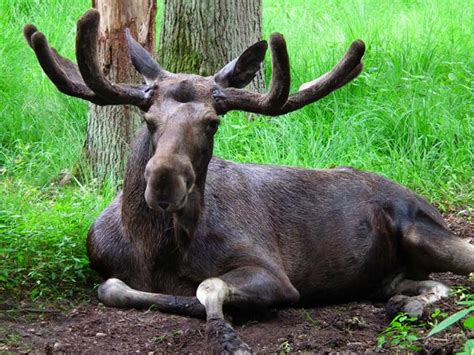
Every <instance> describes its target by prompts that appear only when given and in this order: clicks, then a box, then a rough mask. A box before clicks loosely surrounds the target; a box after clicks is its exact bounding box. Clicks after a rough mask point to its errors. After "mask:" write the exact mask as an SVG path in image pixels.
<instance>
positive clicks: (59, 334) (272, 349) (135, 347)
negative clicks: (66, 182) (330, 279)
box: [0, 212, 474, 354]
mask: <svg viewBox="0 0 474 355" xmlns="http://www.w3.org/2000/svg"><path fill="white" fill-rule="evenodd" d="M467 218H469V216H466V215H463V214H462V212H461V213H458V214H456V215H451V216H448V217H447V221H448V224H449V225H450V228H451V229H453V230H454V231H455V232H456V233H457V234H459V235H460V236H462V237H464V238H470V240H471V243H474V225H473V224H472V222H467V221H466V220H467ZM433 279H436V280H440V281H444V282H445V283H446V284H448V285H450V286H455V285H456V286H463V287H465V288H466V289H467V290H469V291H470V292H474V282H472V281H469V280H468V279H467V278H466V277H458V276H455V275H451V274H437V275H433ZM36 307H37V306H36ZM435 307H436V308H440V309H441V310H442V311H443V312H447V313H449V314H452V313H454V312H455V311H456V310H458V309H460V308H459V306H458V305H457V304H456V299H455V298H453V297H451V298H449V299H447V300H443V301H441V302H439V303H437V304H436V305H435V306H434V307H433V309H434V308H435ZM3 308H4V309H3V310H1V309H0V352H1V353H4V352H10V351H11V352H33V353H61V352H67V353H70V352H86V353H103V352H126V353H132V352H136V353H148V354H150V353H164V352H166V353H199V352H205V351H206V349H207V347H206V340H205V322H204V321H202V320H198V319H191V318H186V317H181V316H175V315H168V314H163V313H160V312H157V311H153V310H148V311H137V310H119V309H110V308H105V307H104V306H102V305H101V304H99V303H98V302H97V301H92V302H89V303H87V304H83V305H80V306H76V307H74V308H71V307H69V309H68V310H66V311H61V310H57V309H55V305H49V306H48V309H39V308H35V305H34V304H25V303H22V304H21V307H19V308H18V307H17V309H16V310H13V309H5V308H8V307H3ZM233 320H234V327H235V329H236V330H237V332H238V333H239V334H240V336H241V337H242V338H243V339H244V341H246V342H247V343H248V344H249V345H250V346H251V347H252V348H253V349H254V351H256V352H263V353H285V352H290V351H294V352H317V353H323V352H324V353H327V352H357V353H360V352H374V351H390V352H391V351H393V350H396V349H392V350H390V349H379V348H377V346H376V340H377V339H376V338H377V336H378V335H379V334H380V333H381V332H382V331H383V329H384V328H385V327H386V326H387V325H388V324H389V322H390V319H389V318H388V316H387V315H386V313H385V309H384V304H382V303H368V302H353V303H348V304H341V305H331V306H320V307H315V308H310V309H301V308H300V309H281V310H271V311H269V312H267V313H266V314H261V315H258V316H257V315H253V316H250V317H249V316H245V317H244V318H243V319H235V318H234V319H233ZM428 331H429V327H427V328H426V329H425V330H422V333H421V340H418V341H417V342H415V345H417V346H419V347H420V348H421V349H423V350H422V352H425V353H452V352H453V351H459V350H461V348H462V344H463V343H464V341H465V339H466V338H473V337H474V334H473V333H472V332H471V333H469V332H466V331H465V330H462V329H461V328H460V327H457V326H455V327H453V328H450V330H449V331H448V332H444V333H440V334H437V335H436V336H435V337H433V338H428V339H425V338H424V336H426V334H427V332H428Z"/></svg>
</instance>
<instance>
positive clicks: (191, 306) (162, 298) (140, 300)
mask: <svg viewBox="0 0 474 355" xmlns="http://www.w3.org/2000/svg"><path fill="white" fill-rule="evenodd" d="M97 296H98V298H99V301H101V302H102V303H103V304H105V305H106V306H107V307H117V308H141V309H142V308H149V307H151V306H155V307H156V309H158V310H159V311H162V312H166V313H173V314H181V315H185V316H190V317H196V318H205V316H206V310H205V308H204V307H203V306H202V304H201V303H200V302H199V301H198V300H197V298H196V297H183V296H172V295H163V294H160V293H151V292H144V291H138V290H134V289H133V288H131V287H129V286H128V285H127V284H125V283H124V282H122V281H120V280H119V279H114V278H111V279H108V280H107V281H105V282H104V283H102V284H101V285H100V286H99V289H98V291H97Z"/></svg>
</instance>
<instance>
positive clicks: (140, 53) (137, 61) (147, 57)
mask: <svg viewBox="0 0 474 355" xmlns="http://www.w3.org/2000/svg"><path fill="white" fill-rule="evenodd" d="M125 38H126V39H127V44H128V51H129V53H130V57H131V58H132V64H133V66H134V67H135V69H136V70H137V71H138V72H139V73H140V74H141V75H143V77H144V78H145V81H146V82H147V84H153V83H154V82H155V81H156V80H157V79H162V78H163V77H165V76H166V75H167V74H168V72H167V71H166V70H164V69H163V68H162V67H160V66H159V64H158V63H157V62H156V61H155V60H154V59H153V57H152V56H151V54H150V53H148V51H147V50H146V49H145V48H143V47H142V46H141V45H140V43H138V42H137V41H136V40H135V39H134V38H133V37H132V35H131V34H130V30H129V29H128V28H126V29H125Z"/></svg>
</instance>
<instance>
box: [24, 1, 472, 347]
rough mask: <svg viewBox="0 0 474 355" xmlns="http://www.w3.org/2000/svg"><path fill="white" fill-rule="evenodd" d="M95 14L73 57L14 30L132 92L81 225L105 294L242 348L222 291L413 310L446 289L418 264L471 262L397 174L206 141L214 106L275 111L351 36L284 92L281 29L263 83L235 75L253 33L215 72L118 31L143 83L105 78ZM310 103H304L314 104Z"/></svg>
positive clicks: (70, 84)
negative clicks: (112, 168) (89, 217)
mask: <svg viewBox="0 0 474 355" xmlns="http://www.w3.org/2000/svg"><path fill="white" fill-rule="evenodd" d="M99 21H100V16H99V13H98V12H97V11H96V10H89V11H87V12H86V13H85V14H84V15H83V16H82V18H81V19H80V20H79V22H78V31H77V46H76V57H77V62H78V64H77V65H76V64H74V63H72V62H71V61H69V60H68V59H66V58H63V57H62V56H60V55H59V54H58V53H57V52H56V50H54V49H53V48H51V47H49V45H48V42H47V40H46V38H45V36H44V35H43V34H42V33H41V32H38V30H37V29H36V28H35V27H34V26H33V25H26V26H25V28H24V34H25V37H26V40H27V41H28V44H29V45H30V46H31V48H32V49H33V50H34V52H35V54H36V56H37V58H38V61H39V63H40V65H41V67H42V68H43V70H44V72H45V73H46V75H47V76H48V77H49V78H50V79H51V81H52V82H53V83H54V84H55V85H56V86H57V88H58V89H59V90H60V91H61V92H63V93H64V94H66V95H70V96H75V97H79V98H81V99H84V100H87V101H90V102H93V103H95V104H97V105H134V106H137V107H139V108H140V109H141V110H142V111H143V118H144V121H145V123H146V125H144V127H143V129H142V130H141V131H140V133H139V135H138V138H137V140H136V143H135V145H134V147H133V149H132V152H131V155H130V158H129V160H128V165H127V169H126V172H125V179H124V186H123V190H122V191H121V192H120V193H119V194H118V196H117V197H116V198H115V199H114V200H113V202H112V203H111V204H110V205H109V206H108V207H107V208H106V209H105V211H104V212H103V213H102V214H101V215H100V216H99V217H98V218H97V220H96V221H95V222H94V224H93V225H92V226H91V228H90V231H89V235H88V241H87V248H88V255H89V258H90V261H91V265H92V267H93V268H94V269H96V270H97V271H98V272H99V274H100V275H102V276H103V277H104V279H106V281H105V282H104V283H102V284H101V286H100V287H99V290H98V297H99V299H100V300H101V301H102V302H103V303H104V304H105V305H107V306H111V307H135V308H144V307H149V306H151V305H154V306H155V308H156V309H158V310H160V311H164V312H171V313H176V314H182V315H189V316H193V317H203V318H207V336H208V342H209V344H210V346H211V349H212V350H213V351H216V352H250V351H251V349H250V348H249V346H248V345H247V344H245V342H244V341H242V340H241V339H240V337H239V336H238V335H237V334H236V333H235V331H234V329H233V328H232V326H231V325H230V324H229V323H227V322H226V321H225V319H224V314H223V306H224V305H232V306H234V308H239V307H240V308H252V307H253V308H264V307H273V306H285V305H297V304H299V303H302V302H319V301H324V302H332V301H334V300H338V301H344V300H361V299H371V298H378V299H380V298H382V299H386V300H388V304H389V306H390V308H391V309H396V310H401V311H405V312H407V313H409V314H411V315H414V316H420V315H421V314H422V313H423V308H424V306H426V305H427V304H430V303H433V302H435V301H437V300H439V299H440V298H442V297H445V296H447V294H448V287H446V286H445V285H443V284H442V283H440V282H437V281H431V280H430V279H429V275H430V273H432V272H443V271H451V272H454V273H456V274H461V275H468V274H469V273H471V272H474V246H472V245H470V244H469V243H467V242H466V241H463V240H461V239H460V238H458V237H457V236H455V235H454V234H452V233H451V232H450V231H449V230H448V229H447V227H446V224H445V222H444V221H443V219H442V217H441V215H440V213H439V212H438V211H437V210H436V209H435V208H434V207H433V206H431V205H430V204H429V203H427V202H426V201H425V200H424V199H423V198H421V197H419V196H417V195H416V194H415V193H413V192H411V191H410V190H408V189H406V188H404V187H402V186H400V185H398V184H396V183H394V182H392V181H389V180H387V179H385V178H383V177H381V176H378V175H376V174H373V173H368V172H363V171H359V170H356V169H352V168H335V169H328V170H316V169H298V168H291V167H278V166H269V165H257V164H238V163H234V162H231V161H226V160H222V159H219V158H217V157H213V156H212V153H213V142H214V136H215V134H216V132H217V131H218V128H219V122H220V119H221V118H220V117H221V116H222V115H224V114H225V113H226V112H229V111H232V110H240V111H246V112H253V113H257V114H261V115H268V116H279V115H284V114H286V113H289V112H292V111H296V110H298V109H300V108H302V107H304V106H306V105H309V104H312V103H313V102H315V101H318V100H320V99H322V98H323V97H325V96H326V95H328V94H330V93H331V92H333V91H334V90H337V89H339V88H341V87H342V86H344V85H345V84H347V83H349V82H350V81H351V80H353V79H354V78H356V77H357V75H358V74H359V73H360V72H361V71H362V68H363V65H362V62H361V59H362V57H363V55H364V51H365V46H364V43H363V42H362V41H360V40H358V41H355V42H353V43H352V45H351V46H350V48H349V50H348V51H347V53H346V54H345V55H344V57H343V58H342V60H341V61H340V62H339V63H338V64H337V65H336V66H335V67H334V68H333V69H332V70H331V71H330V72H328V73H326V74H324V75H323V76H321V77H319V78H317V79H315V80H313V81H311V82H309V83H306V84H303V85H302V86H301V87H300V89H299V91H297V92H295V93H293V94H291V95H290V67H289V59H288V53H287V49H286V44H285V40H284V38H283V36H282V35H281V34H278V33H273V34H272V35H271V36H270V40H269V46H270V50H271V55H272V77H271V83H270V87H269V90H268V92H267V93H264V94H260V93H255V92H250V91H247V90H245V89H244V88H245V86H246V85H247V84H249V83H250V82H251V80H252V79H253V78H254V76H255V74H256V72H257V71H258V70H259V68H260V64H261V62H262V61H263V60H264V57H265V53H266V50H267V46H268V45H267V42H266V41H260V42H258V43H256V44H254V45H252V46H251V47H249V48H248V49H247V50H246V51H245V52H243V53H242V55H241V56H240V57H238V58H236V59H235V60H233V61H231V62H230V63H229V64H227V65H226V66H224V67H223V68H222V69H221V70H219V71H218V72H217V73H216V74H215V75H214V76H210V77H202V76H199V75H191V74H175V73H170V72H168V71H166V70H164V69H163V68H161V67H160V66H159V65H158V64H157V63H156V62H155V60H154V59H153V57H152V56H151V55H150V54H149V53H148V52H147V51H146V50H145V49H144V48H142V47H141V46H140V44H139V43H138V42H137V41H135V40H134V39H133V38H132V36H131V34H130V32H129V31H128V30H127V31H126V32H125V36H126V38H127V42H128V49H129V53H130V57H131V61H132V63H133V65H134V67H135V68H136V70H137V71H138V72H140V73H141V74H142V75H143V77H144V82H145V84H143V85H127V84H116V83H111V82H109V80H107V79H106V78H105V77H104V75H103V74H102V71H101V68H100V67H99V64H98V60H97V40H98V38H97V37H98V26H99ZM315 119H316V118H315Z"/></svg>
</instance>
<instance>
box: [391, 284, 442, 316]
mask: <svg viewBox="0 0 474 355" xmlns="http://www.w3.org/2000/svg"><path fill="white" fill-rule="evenodd" d="M393 294H394V296H392V297H391V298H390V299H389V301H388V303H387V310H388V312H389V313H391V314H394V313H396V312H405V313H407V314H408V315H410V316H412V317H421V316H422V315H423V310H424V308H425V307H426V306H427V305H429V304H432V303H434V302H436V301H439V300H440V299H441V298H443V297H447V296H448V294H449V287H447V286H446V285H444V284H442V283H441V282H437V281H431V280H424V281H414V280H408V279H401V280H400V281H399V282H397V284H396V285H394V289H393Z"/></svg>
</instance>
